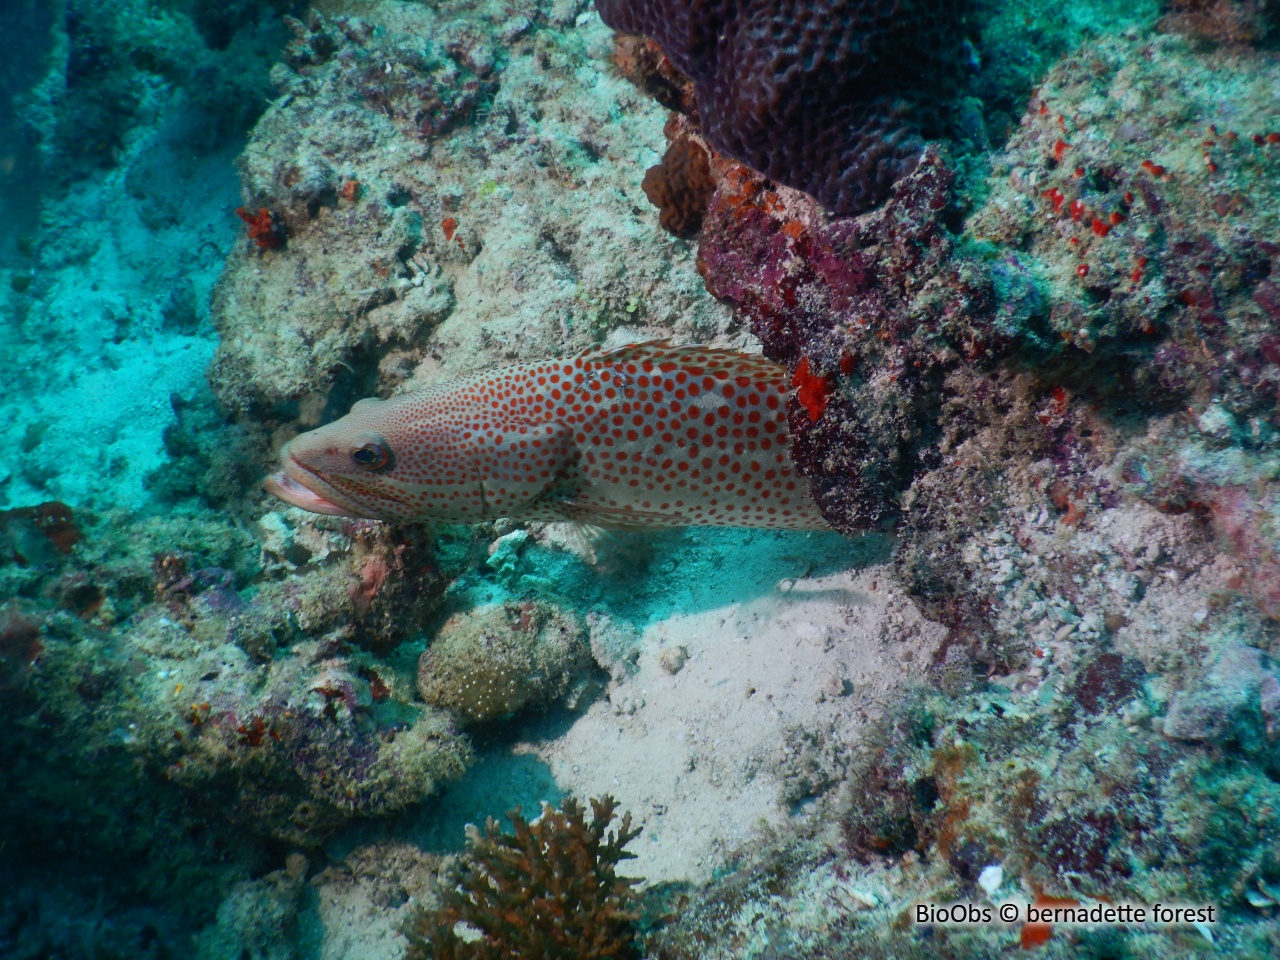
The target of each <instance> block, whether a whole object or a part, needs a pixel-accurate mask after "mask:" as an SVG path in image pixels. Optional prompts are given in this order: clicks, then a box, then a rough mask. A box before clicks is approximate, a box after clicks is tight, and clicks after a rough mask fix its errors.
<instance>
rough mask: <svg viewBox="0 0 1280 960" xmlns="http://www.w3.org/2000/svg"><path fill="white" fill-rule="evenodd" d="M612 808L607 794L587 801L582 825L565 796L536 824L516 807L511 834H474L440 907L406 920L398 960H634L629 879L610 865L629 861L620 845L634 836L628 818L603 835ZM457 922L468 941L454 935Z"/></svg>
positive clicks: (493, 826)
mask: <svg viewBox="0 0 1280 960" xmlns="http://www.w3.org/2000/svg"><path fill="white" fill-rule="evenodd" d="M616 809H617V804H616V803H615V801H614V799H613V798H612V797H607V796H606V797H604V798H602V799H600V800H594V799H593V800H592V801H591V822H590V823H587V822H586V818H585V816H584V813H583V810H582V807H581V806H580V805H579V804H578V803H577V802H576V801H574V800H572V799H569V800H566V801H565V803H564V806H563V808H562V809H560V810H556V809H554V808H553V807H551V806H550V805H548V804H545V803H544V804H543V805H542V816H541V817H539V818H538V819H537V821H535V822H534V823H528V822H527V821H526V820H525V819H524V817H522V816H521V815H520V808H519V807H517V808H516V809H515V810H514V811H512V812H511V813H509V814H508V815H507V816H508V818H509V819H510V820H511V826H512V828H513V830H514V833H510V834H508V833H503V831H502V829H501V827H500V826H499V825H498V822H497V821H496V820H494V819H493V818H492V817H491V818H490V819H489V822H488V823H487V824H486V825H485V828H484V830H483V832H481V831H479V830H475V829H474V828H472V830H471V832H470V834H469V836H468V842H467V853H466V855H465V856H464V857H463V859H462V860H461V861H460V862H459V863H458V865H457V866H456V867H455V868H454V870H453V872H452V873H451V875H450V876H449V880H448V885H447V888H446V889H445V890H443V891H442V899H443V905H442V906H441V907H440V908H439V909H438V910H436V911H429V912H428V911H424V912H422V913H420V914H419V915H418V916H417V917H416V918H415V919H414V920H413V921H412V923H411V927H410V929H409V930H408V931H407V933H408V937H409V949H408V950H407V951H406V953H405V958H406V960H426V958H431V960H455V958H456V960H505V958H510V960H533V958H535V957H536V958H538V960H561V958H562V960H605V958H618V960H626V958H634V957H638V956H639V955H640V954H639V952H638V951H637V950H636V947H635V944H634V929H633V924H634V923H635V921H636V919H637V918H638V917H639V915H640V911H639V909H638V907H637V897H636V894H635V893H634V892H633V891H632V889H631V887H632V885H633V884H634V883H635V882H636V881H635V880H632V879H629V878H626V877H619V876H618V874H617V866H618V864H619V863H620V862H621V861H623V860H627V859H630V858H631V857H633V856H634V854H630V853H627V852H626V850H625V849H624V848H625V847H626V845H627V844H628V843H630V842H631V841H632V840H634V839H635V838H636V837H637V836H638V835H639V833H640V830H639V829H638V828H637V829H634V830H633V829H632V827H631V814H629V813H628V814H624V815H623V817H622V820H621V821H620V822H619V824H618V828H617V830H610V829H609V825H610V824H611V823H612V822H613V820H614V812H615V810H616ZM459 924H465V927H466V928H467V929H468V931H469V935H468V936H466V937H464V936H460V935H459V934H458V932H457V930H456V929H455V928H456V927H457V926H458V925H459ZM476 932H478V933H479V937H478V938H476V937H475V933H476Z"/></svg>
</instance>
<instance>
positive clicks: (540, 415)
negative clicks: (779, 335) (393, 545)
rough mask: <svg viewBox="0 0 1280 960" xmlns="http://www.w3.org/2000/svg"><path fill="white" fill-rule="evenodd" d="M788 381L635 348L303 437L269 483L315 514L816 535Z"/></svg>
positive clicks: (383, 411) (426, 395)
mask: <svg viewBox="0 0 1280 960" xmlns="http://www.w3.org/2000/svg"><path fill="white" fill-rule="evenodd" d="M788 386H789V383H788V379H787V370H786V368H785V367H782V366H779V365H778V364H775V363H771V362H769V361H768V360H765V359H764V358H762V357H758V356H752V355H748V354H743V353H737V352H735V351H732V350H720V349H714V348H711V347H700V346H671V345H669V344H667V343H646V344H634V345H631V346H627V347H623V348H621V349H619V350H614V351H610V352H603V351H600V350H598V349H592V350H588V351H586V352H584V353H580V354H578V355H577V356H574V357H570V358H567V359H563V360H542V361H536V362H527V363H516V364H513V365H511V366H509V367H504V368H502V369H498V370H494V371H492V372H490V373H481V374H476V375H474V376H469V377H464V378H462V379H459V380H452V381H449V382H446V383H440V384H437V385H434V386H432V387H429V388H428V389H426V390H423V391H421V392H418V393H412V394H406V395H404V396H399V397H392V398H391V399H389V400H375V399H370V400H361V401H360V402H359V403H357V404H356V405H355V406H354V407H352V408H351V412H350V413H348V414H347V415H346V416H345V417H343V418H342V419H340V420H337V421H335V422H333V423H330V424H328V425H326V426H323V427H320V428H318V429H316V430H312V431H310V432H308V433H304V434H301V435H300V436H298V437H296V438H295V439H293V440H292V441H290V442H289V443H288V444H287V445H286V446H285V448H284V450H283V452H282V457H283V461H284V469H283V470H281V471H280V472H279V473H277V474H275V475H274V476H272V477H271V478H270V479H269V480H267V482H266V488H267V490H268V491H270V492H271V493H273V494H275V495H276V496H277V497H279V498H280V499H282V500H285V501H286V502H288V503H291V504H293V505H295V506H298V507H302V508H303V509H305V510H311V511H313V512H315V513H327V514H334V515H337V516H346V517H367V518H370V519H375V520H393V521H401V522H408V521H418V520H440V521H446V522H456V523H473V522H477V521H481V520H490V519H493V518H495V517H511V518H518V519H528V520H576V521H581V522H584V523H588V524H594V525H597V526H602V527H611V526H639V527H644V526H688V525H704V526H738V527H778V528H791V529H822V528H825V527H826V524H825V523H824V522H823V520H822V517H821V515H820V514H819V513H818V509H817V506H816V505H815V504H814V502H813V500H812V498H811V496H810V493H809V481H808V480H807V479H806V478H804V477H802V476H800V474H799V473H798V472H797V471H796V468H795V465H794V464H793V463H792V462H791V452H790V443H789V442H788V436H787V414H786V409H787V394H788Z"/></svg>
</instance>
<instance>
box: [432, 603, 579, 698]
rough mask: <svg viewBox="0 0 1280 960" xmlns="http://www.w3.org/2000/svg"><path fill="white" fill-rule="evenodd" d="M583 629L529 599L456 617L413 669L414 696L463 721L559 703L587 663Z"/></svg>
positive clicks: (568, 615)
mask: <svg viewBox="0 0 1280 960" xmlns="http://www.w3.org/2000/svg"><path fill="white" fill-rule="evenodd" d="M590 661H591V657H590V651H589V648H588V646H587V632H586V625H585V624H584V623H583V622H582V620H581V619H580V618H579V617H578V615H577V614H576V613H574V612H573V611H572V610H568V609H565V608H563V607H557V606H554V605H552V604H550V603H546V602H543V601H537V600H527V601H524V602H522V603H515V602H512V603H507V604H497V605H493V606H488V607H481V608H478V609H475V610H469V611H466V612H464V613H459V614H455V615H454V616H453V617H451V618H450V619H449V620H448V621H446V622H445V624H444V625H443V626H442V627H441V628H440V630H439V631H438V632H437V633H436V636H435V638H434V639H433V640H432V642H431V646H430V647H428V648H427V650H426V652H425V653H423V654H422V659H421V661H420V662H419V665H418V691H419V693H420V694H421V695H422V699H423V700H424V701H425V702H427V703H428V704H430V705H431V706H433V707H438V708H440V709H441V710H449V711H451V712H453V713H455V714H457V715H458V716H459V717H460V718H461V719H462V720H463V721H464V722H469V723H474V722H476V721H482V720H496V719H498V718H500V717H504V716H507V715H509V714H512V713H515V712H517V711H519V710H523V709H525V708H526V707H530V706H541V705H545V704H547V703H551V702H552V701H555V700H559V699H561V698H563V697H564V696H566V695H567V694H569V693H570V692H571V691H572V690H573V689H575V688H576V687H578V686H580V685H581V684H582V683H583V681H584V679H585V676H586V673H585V671H586V668H587V667H588V665H589V664H590Z"/></svg>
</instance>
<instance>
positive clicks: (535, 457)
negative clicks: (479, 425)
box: [464, 423, 573, 517]
mask: <svg viewBox="0 0 1280 960" xmlns="http://www.w3.org/2000/svg"><path fill="white" fill-rule="evenodd" d="M464 447H465V449H466V451H467V454H468V456H469V458H470V459H471V462H472V465H473V466H474V468H475V475H476V478H477V481H478V482H479V484H480V491H481V497H482V499H483V503H484V515H485V516H486V517H508V516H514V515H517V514H519V513H520V511H521V510H522V509H523V508H526V507H528V506H530V505H531V504H532V503H533V502H534V501H535V500H537V499H538V498H539V497H541V496H543V495H544V494H545V493H546V492H547V490H548V489H549V488H551V487H552V486H553V485H554V484H557V483H561V482H563V478H564V474H565V471H566V470H567V469H569V467H570V466H571V465H572V463H573V431H572V430H570V429H569V427H567V426H565V425H564V424H562V423H537V424H530V423H516V424H508V425H502V426H498V427H495V428H494V429H493V431H491V432H489V433H484V434H479V433H477V434H476V435H474V436H473V437H472V438H471V439H470V440H468V441H467V442H466V443H465V444H464Z"/></svg>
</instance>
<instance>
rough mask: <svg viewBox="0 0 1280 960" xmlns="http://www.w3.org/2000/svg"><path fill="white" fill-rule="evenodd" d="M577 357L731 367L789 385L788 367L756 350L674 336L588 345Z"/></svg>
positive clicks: (714, 368) (737, 372) (695, 369)
mask: <svg viewBox="0 0 1280 960" xmlns="http://www.w3.org/2000/svg"><path fill="white" fill-rule="evenodd" d="M573 359H574V360H581V361H584V362H588V363H590V362H592V361H601V362H604V363H610V364H626V363H634V364H645V363H649V364H653V365H654V366H656V367H658V368H659V369H662V367H663V365H664V364H675V366H676V367H678V368H682V369H684V370H686V371H689V372H701V370H700V369H699V368H701V369H705V370H706V371H707V372H709V373H714V372H715V371H717V370H728V371H729V373H730V375H731V376H735V377H738V376H747V377H751V378H752V379H753V380H756V381H759V382H763V383H774V382H776V383H779V384H781V385H782V386H783V387H784V388H785V387H787V386H789V379H788V376H787V368H786V367H784V366H783V365H782V364H779V363H774V362H773V361H772V360H769V359H767V358H765V357H762V356H760V355H759V354H756V353H743V352H742V351H741V350H733V349H731V348H727V347H708V346H703V345H702V344H696V343H686V344H674V343H672V342H671V341H670V340H647V341H645V342H643V343H628V344H625V345H624V346H621V347H617V348H615V349H612V350H605V349H603V348H601V347H599V346H593V347H588V348H587V349H585V350H583V351H582V352H581V353H579V354H577V355H576V356H575V357H574V358H573Z"/></svg>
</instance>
